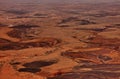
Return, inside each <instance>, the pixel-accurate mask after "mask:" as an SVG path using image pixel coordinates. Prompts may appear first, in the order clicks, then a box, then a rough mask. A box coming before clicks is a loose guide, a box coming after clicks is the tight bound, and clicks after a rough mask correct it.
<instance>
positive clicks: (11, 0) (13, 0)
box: [0, 0, 120, 3]
mask: <svg viewBox="0 0 120 79" xmlns="http://www.w3.org/2000/svg"><path fill="white" fill-rule="evenodd" d="M118 1H120V0H99V1H98V0H4V1H0V2H1V3H67V2H68V3H74V2H75V3H79V2H80V3H103V2H105V3H106V2H118Z"/></svg>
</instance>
